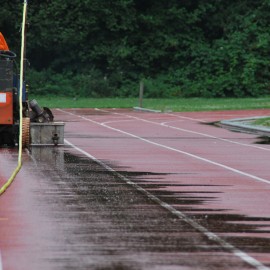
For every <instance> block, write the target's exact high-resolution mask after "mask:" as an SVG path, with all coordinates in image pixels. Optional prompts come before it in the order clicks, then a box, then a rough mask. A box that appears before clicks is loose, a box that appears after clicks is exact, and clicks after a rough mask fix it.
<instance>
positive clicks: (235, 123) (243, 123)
mask: <svg viewBox="0 0 270 270" xmlns="http://www.w3.org/2000/svg"><path fill="white" fill-rule="evenodd" d="M265 117H266V116H257V117H251V118H236V119H231V120H223V121H220V122H219V123H218V125H219V126H221V127H223V128H227V129H229V130H232V131H238V132H245V133H251V134H257V135H259V136H269V137H270V128H266V127H264V126H255V125H251V122H252V121H254V120H256V119H260V118H265Z"/></svg>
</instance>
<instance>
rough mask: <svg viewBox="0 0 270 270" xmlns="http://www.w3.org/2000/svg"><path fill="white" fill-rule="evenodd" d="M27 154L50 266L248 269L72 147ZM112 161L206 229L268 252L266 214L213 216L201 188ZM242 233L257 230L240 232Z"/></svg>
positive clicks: (99, 269) (117, 269) (253, 249)
mask: <svg viewBox="0 0 270 270" xmlns="http://www.w3.org/2000/svg"><path fill="white" fill-rule="evenodd" d="M32 160H33V161H34V162H35V166H36V167H37V168H38V170H36V172H35V174H38V177H39V181H40V186H39V190H36V193H35V196H36V201H37V205H36V207H37V208H38V211H39V212H41V213H42V219H43V222H44V224H47V225H48V226H49V227H50V228H52V231H53V233H52V234H51V235H47V237H46V242H45V244H44V247H43V248H44V249H47V253H46V254H47V257H45V258H43V259H44V260H46V263H47V264H49V265H50V269H94V270H105V269H108V270H114V269H115V270H123V269H130V270H135V269H136V270H137V269H166V270H174V269H254V267H251V266H249V265H248V264H246V263H245V262H243V261H242V260H240V259H239V258H237V257H235V256H234V255H233V254H231V253H230V252H227V251H226V250H224V249H223V248H222V247H221V246H220V245H218V244H217V243H215V242H212V241H210V240H209V239H208V238H207V237H206V236H204V235H203V234H202V233H200V232H198V231H197V230H195V229H194V228H192V227H191V226H190V225H189V224H187V223H186V222H184V221H182V220H181V219H179V218H177V217H175V216H174V215H173V214H172V213H170V212H168V211H167V210H166V209H163V208H162V207H160V205H158V204H156V203H154V202H153V201H151V200H150V199H149V198H147V197H146V196H144V194H142V193H140V192H139V191H137V190H136V189H134V188H133V187H132V186H129V185H127V184H126V183H125V182H123V181H122V180H121V179H120V178H119V177H117V175H116V174H114V173H112V172H110V171H107V170H106V169H104V167H102V166H101V165H100V164H99V163H97V162H95V161H93V160H91V159H89V158H86V157H83V156H81V155H80V154H78V153H76V151H74V150H72V149H70V148H67V147H65V148H58V149H48V148H33V149H32ZM104 162H105V163H106V164H108V162H106V161H104ZM31 163H32V161H29V162H28V163H26V165H25V166H32V165H31ZM110 167H113V168H114V170H116V171H117V172H118V173H120V174H121V175H124V176H125V177H127V178H128V179H131V180H132V181H134V182H135V183H138V184H139V185H140V186H142V187H143V188H144V189H146V190H148V191H149V192H151V194H153V195H155V196H157V197H158V198H160V199H161V200H162V201H164V202H166V203H168V204H170V205H174V207H175V208H176V209H178V210H181V211H183V212H186V213H188V215H189V216H190V218H192V219H194V220H196V222H198V223H199V224H201V225H203V226H205V227H206V228H208V229H209V230H210V231H212V232H219V233H223V234H224V237H225V238H226V240H227V241H229V242H230V243H232V244H235V245H236V246H237V247H239V248H241V249H242V250H244V251H249V252H252V253H256V252H260V253H269V252H270V242H269V239H264V238H258V228H259V227H260V221H265V220H260V219H259V218H258V219H248V218H246V217H244V216H238V215H228V214H223V213H222V211H221V210H220V211H219V210H218V209H216V210H215V212H213V214H209V209H208V210H207V212H208V214H207V216H206V215H205V214H204V213H203V211H202V210H201V209H200V210H199V209H197V210H196V204H198V205H199V204H202V203H203V202H204V199H205V197H204V195H206V194H204V193H202V194H201V196H199V197H198V196H196V197H194V196H192V195H191V194H188V193H187V192H183V193H181V192H178V193H173V192H170V191H164V190H163V189H162V190H161V186H160V185H158V184H155V183H154V182H153V181H151V179H157V178H162V177H163V176H164V174H160V173H159V174H156V173H155V172H132V171H129V170H128V168H121V167H120V168H118V167H117V164H110ZM32 170H33V169H32ZM36 176H37V175H36ZM193 193H194V192H193ZM209 196H211V197H212V199H215V193H212V194H211V193H210V194H208V195H207V200H209ZM216 213H218V214H216ZM269 220H270V219H269ZM269 220H268V221H269ZM262 229H263V228H262ZM232 232H233V233H234V234H231V233H232ZM246 232H248V233H249V234H250V233H251V232H254V234H255V233H256V236H255V237H250V236H249V237H247V238H243V237H242V235H241V234H243V233H246ZM264 232H265V231H264ZM229 233H230V234H229ZM232 235H233V236H232ZM41 245H42V243H41ZM48 250H49V251H48ZM41 269H42V267H41Z"/></svg>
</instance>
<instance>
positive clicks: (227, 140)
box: [97, 109, 270, 151]
mask: <svg viewBox="0 0 270 270" xmlns="http://www.w3.org/2000/svg"><path fill="white" fill-rule="evenodd" d="M97 110H99V111H104V112H109V111H106V110H102V109H97ZM113 114H119V115H123V116H126V117H128V118H133V119H136V120H139V121H143V122H146V123H150V124H154V125H159V126H164V127H167V128H171V129H175V130H179V131H183V132H187V133H192V134H196V135H200V136H204V137H207V138H211V139H216V140H220V141H224V142H229V143H233V144H237V145H241V146H246V147H252V148H257V149H260V150H265V151H270V148H264V147H261V146H257V145H251V144H246V143H239V142H236V141H232V140H229V139H224V138H220V137H216V136H212V135H209V134H205V133H201V132H196V131H192V130H188V129H183V128H179V127H174V126H170V125H167V124H166V123H157V122H154V121H150V120H146V119H143V118H139V117H136V116H131V115H128V114H124V113H116V112H113ZM172 115H173V114H172ZM174 116H175V115H174ZM201 122H203V121H201Z"/></svg>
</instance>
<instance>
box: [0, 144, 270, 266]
mask: <svg viewBox="0 0 270 270" xmlns="http://www.w3.org/2000/svg"><path fill="white" fill-rule="evenodd" d="M65 143H66V144H68V145H69V146H71V147H73V148H74V149H76V150H77V151H78V152H80V153H82V154H83V155H85V156H87V157H88V158H90V159H92V160H94V161H95V162H97V163H98V164H100V165H101V166H102V167H104V168H105V169H106V170H108V171H110V172H112V173H114V174H115V175H116V176H117V177H119V178H120V179H121V180H123V181H124V182H125V183H127V184H128V185H131V186H132V187H134V188H135V189H136V190H138V191H140V192H141V193H142V194H144V195H145V196H147V198H149V199H151V200H152V201H153V202H155V203H157V204H158V205H160V206H161V207H163V208H165V209H166V210H168V211H169V212H170V213H171V214H173V215H175V216H177V217H178V218H179V219H181V220H183V221H184V222H186V223H188V224H189V225H190V226H192V227H193V228H194V229H196V230H197V231H199V232H200V233H202V234H203V235H205V236H206V237H207V238H208V239H209V240H211V241H213V242H215V243H217V244H219V245H220V246H222V247H223V248H224V249H225V250H227V251H229V252H231V253H232V254H233V255H235V256H236V257H238V258H240V259H241V260H242V261H244V262H246V263H247V264H249V265H251V266H253V267H255V268H256V269H257V270H269V268H268V267H266V266H265V265H263V264H262V263H261V262H259V261H257V260H256V259H255V258H253V257H251V256H249V255H248V254H247V253H245V252H243V251H241V250H240V249H238V248H236V247H234V246H233V245H231V244H230V243H228V242H226V241H225V240H223V239H222V238H220V237H219V236H218V235H216V234H215V233H212V232H210V231H208V230H207V228H205V227H203V226H201V225H200V224H199V223H197V222H196V221H194V220H192V219H191V218H189V217H188V216H186V215H185V214H184V213H183V212H181V211H178V210H176V209H175V208H174V207H173V206H171V205H169V204H167V203H165V202H163V201H162V200H160V199H159V198H158V197H156V196H155V195H153V194H151V193H150V192H149V191H147V190H145V189H143V188H142V187H141V186H139V185H137V184H136V183H134V182H132V181H131V180H130V179H128V178H127V177H125V176H123V175H122V174H120V173H118V172H117V171H115V170H114V169H113V168H111V167H109V166H108V165H107V164H105V163H104V162H102V161H100V160H99V159H97V158H95V157H94V156H92V155H91V154H89V153H88V152H86V151H84V150H83V149H81V148H79V147H77V146H75V145H74V144H72V143H71V142H69V141H68V140H65ZM0 270H1V269H0Z"/></svg>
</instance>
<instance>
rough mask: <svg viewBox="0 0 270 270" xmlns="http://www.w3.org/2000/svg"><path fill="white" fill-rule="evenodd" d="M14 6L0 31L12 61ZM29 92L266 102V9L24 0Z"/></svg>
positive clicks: (5, 7) (212, 1) (200, 1)
mask: <svg viewBox="0 0 270 270" xmlns="http://www.w3.org/2000/svg"><path fill="white" fill-rule="evenodd" d="M21 8H22V5H21V1H8V0H2V2H1V11H0V31H2V32H3V33H4V35H5V37H6V39H7V41H8V43H9V45H10V47H11V48H12V49H13V50H15V51H16V52H19V45H20V44H19V43H20V33H19V29H20V23H21ZM28 20H29V23H30V27H29V28H28V33H27V57H28V58H29V61H30V62H31V71H30V72H29V74H28V79H29V82H30V85H31V86H32V92H33V93H36V94H59V95H60V94H62V95H70V96H86V97H104V96H120V97H133V96H137V93H138V89H139V82H140V81H141V80H142V79H144V83H145V96H147V97H198V96H202V97H245V96H254V97H256V96H260V95H267V94H269V89H270V85H269V81H270V75H269V74H270V73H269V72H270V70H269V69H270V57H269V55H270V54H269V53H270V34H269V29H268V28H269V27H268V24H269V21H270V2H269V0H256V1H248V0H234V1H233V0H228V1H222V0H206V1H205V0H194V1H185V0H170V1H167V0H166V1H165V0H160V1H154V0H148V1H142V0H115V1H108V0H73V1H63V0H54V1H51V0H47V1H38V0H31V1H29V8H28Z"/></svg>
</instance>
